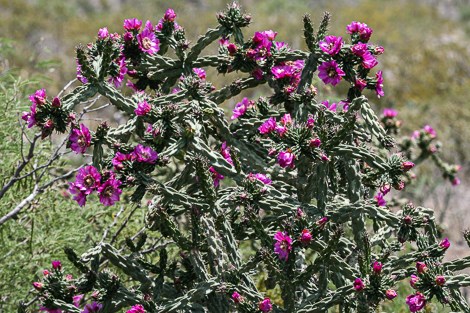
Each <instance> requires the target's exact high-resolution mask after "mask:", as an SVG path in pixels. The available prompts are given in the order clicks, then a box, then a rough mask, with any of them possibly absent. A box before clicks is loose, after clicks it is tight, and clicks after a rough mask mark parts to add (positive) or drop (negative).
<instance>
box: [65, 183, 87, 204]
mask: <svg viewBox="0 0 470 313" xmlns="http://www.w3.org/2000/svg"><path fill="white" fill-rule="evenodd" d="M69 192H70V193H71V194H73V195H74V196H73V200H75V201H77V203H78V205H79V206H84V205H85V203H86V197H87V193H86V189H85V188H84V187H83V186H80V185H77V184H76V183H69Z"/></svg>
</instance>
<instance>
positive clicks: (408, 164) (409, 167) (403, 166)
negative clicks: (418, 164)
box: [401, 161, 415, 172]
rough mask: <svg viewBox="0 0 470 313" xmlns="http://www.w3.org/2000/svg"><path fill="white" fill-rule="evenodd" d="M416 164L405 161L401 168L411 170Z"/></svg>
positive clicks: (405, 170)
mask: <svg viewBox="0 0 470 313" xmlns="http://www.w3.org/2000/svg"><path fill="white" fill-rule="evenodd" d="M414 166H415V164H414V163H413V162H411V161H405V162H403V163H402V164H401V169H402V170H403V171H404V172H408V171H409V170H411V169H412V168H413V167H414Z"/></svg>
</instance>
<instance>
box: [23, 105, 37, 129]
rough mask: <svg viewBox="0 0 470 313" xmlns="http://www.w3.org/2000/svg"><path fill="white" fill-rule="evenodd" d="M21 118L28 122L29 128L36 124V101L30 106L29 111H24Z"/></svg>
mask: <svg viewBox="0 0 470 313" xmlns="http://www.w3.org/2000/svg"><path fill="white" fill-rule="evenodd" d="M21 119H22V120H23V121H25V122H26V123H28V128H31V127H33V126H34V125H36V123H37V121H36V103H34V102H33V104H32V105H31V106H30V107H29V112H23V114H22V115H21Z"/></svg>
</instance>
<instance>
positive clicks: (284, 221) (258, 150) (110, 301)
mask: <svg viewBox="0 0 470 313" xmlns="http://www.w3.org/2000/svg"><path fill="white" fill-rule="evenodd" d="M217 19H218V22H219V26H218V27H216V28H215V29H209V30H208V31H207V33H206V34H205V35H204V36H202V37H200V38H199V39H198V40H197V42H196V43H194V44H193V45H191V44H190V43H189V42H188V40H187V39H186V36H185V31H184V29H183V28H182V27H181V26H180V25H178V24H177V23H176V14H175V12H174V11H173V10H171V9H168V10H167V11H166V12H165V14H164V16H163V18H162V19H161V20H160V21H159V22H158V23H157V25H156V26H154V25H153V24H152V23H151V22H150V21H147V23H145V24H144V23H142V21H140V20H138V19H128V20H125V21H124V28H125V30H126V32H125V33H124V34H123V35H119V34H115V33H110V32H108V30H107V29H106V28H102V29H100V30H99V32H98V39H97V41H96V42H95V43H93V44H89V45H87V46H79V47H78V48H77V78H78V79H79V80H80V81H81V82H82V83H83V85H81V86H78V87H76V88H75V89H74V90H73V91H71V92H69V93H68V94H66V95H65V96H63V97H55V98H53V99H50V97H47V95H46V91H45V90H44V89H40V90H38V91H36V93H35V94H33V95H32V96H31V98H30V99H31V101H32V106H31V110H30V112H28V113H25V114H24V115H23V119H24V120H25V121H26V122H27V123H28V126H29V127H32V126H35V127H37V128H39V129H40V131H41V134H42V137H48V136H49V135H51V134H52V133H53V132H54V131H57V132H59V133H68V134H69V135H68V137H67V138H68V148H70V150H72V151H73V152H75V153H76V154H84V153H86V152H87V151H90V150H91V149H92V148H93V157H92V161H93V165H88V166H84V167H81V168H80V169H79V170H78V173H77V175H76V179H75V181H74V182H72V183H70V189H69V190H70V192H71V193H72V194H73V197H74V200H76V201H77V202H78V204H79V205H80V206H85V205H86V203H87V201H88V202H91V201H90V197H95V195H97V196H98V198H99V201H100V202H101V203H102V204H103V205H104V206H112V205H114V204H115V203H117V202H119V201H120V200H121V198H122V197H123V196H124V193H125V192H130V191H132V195H131V196H130V199H129V200H130V201H131V203H132V204H131V205H132V206H133V207H134V208H135V210H137V209H138V210H141V209H142V208H146V221H145V229H144V230H142V231H139V232H138V233H137V234H135V235H134V236H129V238H128V239H127V240H126V244H127V248H126V249H117V248H115V247H113V245H112V244H110V243H106V242H105V241H104V240H103V241H101V242H100V243H99V244H98V245H97V246H96V247H94V248H92V249H90V250H89V251H87V252H85V253H84V254H83V255H82V256H81V257H79V256H78V255H77V254H76V252H75V250H74V249H72V248H66V250H65V252H66V254H67V256H68V258H69V260H70V261H71V262H72V263H73V264H74V265H75V267H76V268H77V269H78V270H79V271H80V272H81V273H82V276H80V277H78V278H73V277H70V276H68V275H65V272H64V270H63V268H62V264H61V262H60V261H57V260H55V261H53V262H52V268H51V269H50V270H45V272H44V278H43V279H42V281H40V282H35V283H34V284H33V285H34V288H35V289H36V290H37V292H38V295H39V298H40V300H41V303H42V308H41V310H43V311H48V312H62V311H66V312H117V311H120V310H126V309H127V310H128V311H127V312H128V313H129V312H131V313H135V312H172V311H191V312H206V311H209V312H229V311H230V310H236V311H239V312H260V311H261V312H270V311H273V312H326V311H327V310H328V309H329V308H332V307H335V306H337V307H338V309H339V311H340V312H371V311H374V310H375V309H376V308H377V307H378V306H379V304H380V303H381V302H383V301H393V299H394V298H396V297H397V296H398V295H397V292H396V290H395V289H394V288H395V287H394V286H396V284H397V283H398V282H400V281H402V280H404V279H405V278H407V277H410V275H411V285H412V287H413V288H414V289H415V292H414V293H413V294H410V295H408V296H407V297H406V303H407V304H408V306H409V308H410V310H411V311H412V312H417V311H419V310H421V309H423V308H424V306H425V305H426V302H428V301H430V300H431V299H432V298H436V299H437V300H438V301H439V302H441V303H443V304H446V305H449V306H450V307H451V309H452V310H454V311H455V310H457V311H464V312H466V311H468V310H469V308H468V304H467V303H466V301H465V300H464V299H463V298H462V296H461V294H460V292H459V287H462V286H467V285H468V284H469V281H470V278H469V277H468V276H467V275H463V274H460V275H458V274H455V273H454V272H455V271H457V270H460V269H463V268H465V267H467V266H468V264H469V261H468V259H462V260H456V261H452V262H447V263H442V258H443V255H444V253H445V251H446V249H447V248H448V247H449V245H450V243H449V241H448V240H447V239H441V238H440V234H439V231H438V228H437V226H436V223H435V221H434V217H433V211H432V210H430V209H425V208H422V207H419V206H414V205H412V204H411V203H406V204H404V205H402V206H401V209H400V210H398V211H393V210H389V209H388V208H387V203H386V201H385V200H384V196H386V194H388V193H389V192H390V190H391V189H392V188H393V189H395V190H397V191H400V190H402V189H403V188H404V187H405V185H406V184H408V183H409V182H410V180H411V179H412V177H413V175H412V173H411V171H410V170H411V169H412V168H413V167H414V166H415V164H418V163H421V162H423V161H424V160H426V159H431V160H433V161H434V163H435V164H436V165H437V166H438V167H439V168H440V169H441V170H442V171H443V173H444V175H445V177H446V178H448V179H449V180H450V181H451V182H452V183H453V184H458V183H459V181H458V178H457V177H456V173H457V171H458V169H459V168H458V167H457V166H454V165H450V164H447V163H445V162H444V161H442V159H441V158H440V157H439V156H438V148H439V147H438V145H436V142H435V137H436V135H435V131H434V130H433V129H432V128H431V127H430V126H425V127H424V128H423V129H422V130H419V131H416V132H415V133H414V134H413V136H412V137H411V138H404V139H402V140H401V141H400V142H396V141H395V140H394V138H393V136H394V135H396V134H397V132H398V129H399V127H400V123H399V122H398V121H397V120H396V111H394V110H392V109H388V110H386V111H384V113H383V115H382V116H381V118H380V119H379V117H378V116H377V115H376V114H375V113H374V111H373V110H372V109H371V106H370V105H369V102H368V99H367V98H366V97H365V96H364V95H363V94H362V92H363V91H364V90H365V89H370V90H372V91H374V92H375V93H376V95H377V96H378V97H381V96H384V89H383V76H382V71H377V72H375V73H371V71H372V70H373V69H375V68H376V66H377V64H378V61H377V56H379V55H380V54H382V53H383V48H382V47H380V46H375V45H372V44H368V41H369V39H370V37H371V35H372V29H371V28H369V27H368V26H367V25H366V24H363V23H359V22H352V23H351V24H349V25H348V26H347V32H348V33H349V34H350V41H349V40H348V41H346V40H343V38H342V37H337V36H327V27H328V22H329V15H328V14H325V16H324V18H323V20H322V21H321V23H320V26H319V28H318V31H317V32H315V31H314V29H313V25H312V23H311V21H310V18H309V16H305V17H304V29H305V31H304V36H305V40H306V45H307V47H308V51H300V50H293V49H291V48H289V47H288V45H287V44H286V43H284V42H277V41H276V40H275V38H276V35H277V33H276V32H274V31H272V30H268V31H263V32H255V33H254V35H253V36H250V38H249V39H248V40H245V39H244V36H243V32H242V31H241V28H242V27H245V26H247V25H248V24H249V23H250V19H251V17H250V16H249V15H246V14H243V13H242V12H241V10H240V8H239V7H238V5H236V4H232V5H230V6H229V7H228V8H227V10H226V11H224V12H221V13H219V14H218V15H217ZM217 40H218V41H219V53H218V54H217V55H202V54H201V53H202V52H203V51H204V50H205V49H206V48H207V47H208V46H209V45H210V44H211V43H213V42H216V41H217ZM209 67H212V68H215V69H216V70H217V71H218V73H220V74H228V73H232V74H234V73H237V74H238V73H241V74H245V75H244V77H243V78H240V77H238V78H237V79H235V80H234V81H233V83H232V84H230V85H227V86H224V87H221V88H215V87H214V86H213V85H212V84H211V83H210V82H208V81H207V79H206V72H205V70H204V69H203V68H209ZM317 76H318V78H319V79H317V78H316V77H317ZM126 77H127V78H128V80H127V82H126V84H125V85H126V86H127V87H129V88H122V86H123V84H124V80H125V78H126ZM322 82H323V83H325V84H329V85H332V86H336V85H342V86H344V87H346V86H347V88H348V89H347V90H348V91H347V95H346V96H345V99H344V100H342V101H341V102H338V103H333V102H332V101H331V99H328V100H327V99H322V98H321V93H319V91H318V90H319V89H317V88H316V86H315V85H320V84H322ZM264 84H266V85H267V86H269V88H270V90H271V93H270V94H269V97H260V98H259V99H257V100H250V99H248V98H243V99H242V100H241V101H240V102H238V103H237V104H236V106H235V108H234V109H233V115H232V116H231V120H232V121H233V122H232V123H229V122H228V120H227V119H226V117H225V114H224V112H223V110H222V109H221V108H220V107H219V105H220V104H222V103H224V102H225V101H227V100H228V99H231V98H233V97H235V96H237V95H239V94H240V93H241V92H242V91H243V90H245V89H249V88H257V87H260V86H262V85H264ZM130 91H133V92H131V94H130V95H129V93H130ZM98 94H99V95H100V96H101V97H104V98H106V99H107V100H108V101H109V102H110V103H111V104H113V105H114V106H115V107H116V108H117V110H119V111H121V112H123V113H124V114H125V115H126V116H127V117H128V118H127V120H126V122H125V123H122V124H121V125H118V126H117V127H111V126H110V125H109V123H106V122H103V123H101V124H100V125H98V126H97V128H96V130H95V131H90V129H89V128H88V126H87V125H85V124H84V123H80V122H79V120H78V119H77V117H78V116H79V114H77V113H74V109H76V108H77V106H78V105H79V104H81V103H83V102H86V101H93V99H96V98H95V97H96V96H97V95H98ZM320 100H324V101H320ZM88 109H89V110H91V107H88ZM145 203H146V204H148V205H145ZM392 203H393V202H392ZM125 226H126V224H125V223H124V224H123V226H122V227H123V228H124V227H125ZM406 242H413V243H415V248H416V249H415V250H416V251H410V252H402V250H403V248H404V247H405V246H404V244H405V243H406ZM241 246H243V247H244V249H241V248H240V247H241ZM149 254H153V255H156V256H157V257H153V258H152V257H149V256H148V255H149ZM110 265H111V266H110ZM256 277H265V281H264V284H263V285H264V286H257V285H256V283H255V281H254V278H256ZM258 287H260V288H258ZM261 288H262V289H264V290H271V291H272V290H274V292H271V293H272V294H274V295H275V296H276V290H277V291H278V294H277V297H276V298H274V297H273V299H271V298H270V297H267V296H266V294H263V292H262V291H261ZM399 296H400V297H402V298H404V297H405V296H406V295H399ZM25 310H26V306H25V305H23V306H22V307H20V311H23V312H24V311H25Z"/></svg>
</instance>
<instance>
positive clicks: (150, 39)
mask: <svg viewBox="0 0 470 313" xmlns="http://www.w3.org/2000/svg"><path fill="white" fill-rule="evenodd" d="M137 40H138V41H139V48H140V50H142V51H143V52H146V53H148V54H154V53H157V52H158V50H160V40H158V38H157V37H156V36H155V33H154V31H153V25H152V23H151V22H150V21H147V22H146V23H145V28H144V30H143V31H142V32H141V33H140V34H138V35H137Z"/></svg>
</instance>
